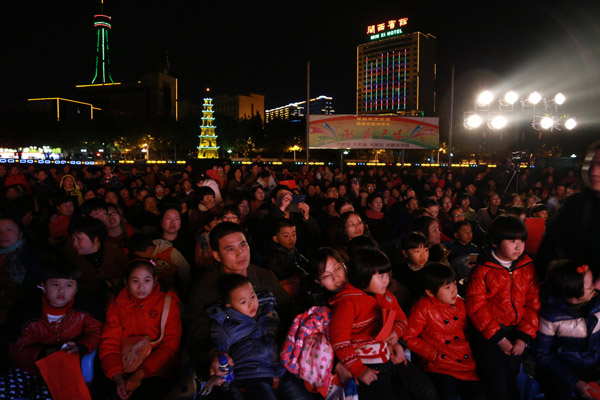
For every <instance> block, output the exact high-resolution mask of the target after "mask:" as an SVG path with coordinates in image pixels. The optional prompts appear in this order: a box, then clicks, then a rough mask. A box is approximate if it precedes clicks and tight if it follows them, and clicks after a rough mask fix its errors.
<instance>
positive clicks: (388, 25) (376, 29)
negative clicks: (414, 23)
mask: <svg viewBox="0 0 600 400" xmlns="http://www.w3.org/2000/svg"><path fill="white" fill-rule="evenodd" d="M407 24H408V18H400V19H390V20H388V21H386V22H381V23H378V24H374V25H369V26H367V35H369V39H370V40H378V39H385V38H388V37H391V36H397V35H402V29H400V27H401V26H406V25H407Z"/></svg>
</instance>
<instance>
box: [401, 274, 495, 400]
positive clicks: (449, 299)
mask: <svg viewBox="0 0 600 400" xmlns="http://www.w3.org/2000/svg"><path fill="white" fill-rule="evenodd" d="M422 279H423V287H424V288H425V294H426V296H425V297H423V298H421V299H420V300H419V301H418V302H417V303H416V304H415V305H414V307H413V309H412V310H411V312H410V317H409V319H408V329H407V331H406V335H404V340H405V341H406V345H407V346H408V348H409V349H410V350H411V351H412V352H413V353H416V354H418V355H419V360H420V361H421V364H422V367H423V369H424V370H425V372H427V373H428V375H429V377H430V378H431V380H432V381H433V383H434V384H435V386H436V389H437V392H438V399H440V400H446V399H457V398H461V399H463V400H467V399H484V398H485V396H484V395H483V389H482V388H481V385H480V383H479V377H478V376H477V373H476V372H475V369H476V366H475V360H474V359H473V354H472V353H471V347H470V346H469V342H468V341H467V338H466V336H465V330H466V324H467V310H466V308H465V301H464V300H463V299H462V298H461V297H460V296H458V290H457V287H456V273H455V272H454V270H453V269H452V268H451V267H448V266H447V265H445V264H441V263H431V264H429V265H428V266H427V268H425V269H424V270H423V275H422Z"/></svg>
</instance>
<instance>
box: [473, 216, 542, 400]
mask: <svg viewBox="0 0 600 400" xmlns="http://www.w3.org/2000/svg"><path fill="white" fill-rule="evenodd" d="M526 240H527V229H526V228H525V225H524V224H523V222H521V220H519V219H518V218H515V217H513V216H510V215H500V216H498V217H496V218H495V219H494V221H493V222H492V224H491V225H490V227H489V229H488V230H487V242H488V243H487V244H488V248H487V249H484V251H483V252H482V253H480V254H479V259H478V260H477V261H478V264H477V265H476V266H475V268H474V269H473V270H472V271H471V275H470V276H469V280H468V282H467V313H468V314H469V318H470V319H471V322H472V326H473V328H474V329H471V335H470V337H469V341H470V344H471V348H472V350H473V356H474V357H475V361H476V362H477V368H478V372H479V377H480V378H481V383H482V385H483V387H484V390H485V391H486V395H487V397H488V399H503V400H510V399H518V398H519V392H518V387H517V375H518V374H519V369H520V367H521V362H522V361H523V358H524V352H525V350H526V347H527V343H528V342H529V341H530V340H531V339H533V338H534V337H535V335H536V332H537V328H538V310H539V309H540V299H539V285H538V281H537V277H536V273H535V268H534V266H533V261H532V260H531V258H529V257H528V256H527V255H526V254H524V250H525V241H526Z"/></svg>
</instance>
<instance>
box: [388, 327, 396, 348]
mask: <svg viewBox="0 0 600 400" xmlns="http://www.w3.org/2000/svg"><path fill="white" fill-rule="evenodd" d="M385 342H386V343H387V344H389V345H394V344H396V343H398V332H396V331H395V330H393V329H392V333H390V336H388V337H387V338H386V339H385Z"/></svg>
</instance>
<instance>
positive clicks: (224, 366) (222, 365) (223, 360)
mask: <svg viewBox="0 0 600 400" xmlns="http://www.w3.org/2000/svg"><path fill="white" fill-rule="evenodd" d="M219 371H223V372H226V373H227V374H226V375H224V376H223V379H224V380H225V381H224V382H223V385H222V386H224V387H225V388H227V387H229V384H230V383H231V382H233V378H234V375H233V368H231V365H229V364H228V363H227V357H225V356H224V355H220V356H219Z"/></svg>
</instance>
